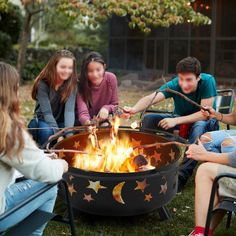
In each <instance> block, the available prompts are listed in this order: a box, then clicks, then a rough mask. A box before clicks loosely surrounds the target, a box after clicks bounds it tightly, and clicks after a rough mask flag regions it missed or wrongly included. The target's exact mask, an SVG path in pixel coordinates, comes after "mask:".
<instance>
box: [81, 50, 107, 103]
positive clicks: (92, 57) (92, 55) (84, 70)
mask: <svg viewBox="0 0 236 236" xmlns="http://www.w3.org/2000/svg"><path fill="white" fill-rule="evenodd" d="M92 61H94V62H98V63H101V64H102V65H103V66H104V68H105V61H104V60H103V58H102V55H101V54H100V53H98V52H89V53H87V54H86V56H85V57H84V59H83V61H82V65H81V70H80V75H79V93H80V94H81V96H82V98H83V99H84V101H85V103H86V104H87V106H88V107H91V106H92V95H91V89H90V82H89V80H88V65H89V63H90V62H92Z"/></svg>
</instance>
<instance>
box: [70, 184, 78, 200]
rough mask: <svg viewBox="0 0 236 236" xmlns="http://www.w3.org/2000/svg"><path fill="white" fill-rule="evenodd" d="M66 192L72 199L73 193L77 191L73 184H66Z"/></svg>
mask: <svg viewBox="0 0 236 236" xmlns="http://www.w3.org/2000/svg"><path fill="white" fill-rule="evenodd" d="M68 191H69V193H70V195H71V197H72V195H73V193H76V192H77V191H76V190H75V188H74V184H68Z"/></svg>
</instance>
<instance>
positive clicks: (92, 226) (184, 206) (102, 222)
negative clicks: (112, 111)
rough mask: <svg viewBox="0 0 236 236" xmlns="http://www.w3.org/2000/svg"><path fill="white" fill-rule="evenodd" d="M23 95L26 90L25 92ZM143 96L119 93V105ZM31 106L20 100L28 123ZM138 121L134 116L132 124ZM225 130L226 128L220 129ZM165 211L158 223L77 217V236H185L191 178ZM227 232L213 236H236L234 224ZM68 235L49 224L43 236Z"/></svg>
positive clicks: (189, 224)
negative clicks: (165, 218) (165, 216)
mask: <svg viewBox="0 0 236 236" xmlns="http://www.w3.org/2000/svg"><path fill="white" fill-rule="evenodd" d="M24 89H25V90H26V91H28V90H29V88H28V87H26V88H24ZM145 94H146V93H143V92H141V91H120V94H119V96H120V104H121V106H123V105H133V104H134V103H135V102H136V101H137V100H138V99H139V98H140V97H142V96H144V95H145ZM171 106H172V105H171V103H169V102H167V103H161V105H159V106H158V108H159V109H166V108H168V109H171ZM33 109H34V102H32V100H31V99H30V97H24V98H22V114H23V116H24V117H25V118H26V121H27V122H28V121H29V120H30V118H31V117H32V114H33ZM135 119H139V115H136V116H135V117H134V118H133V120H135ZM221 128H225V126H223V125H222V126H221ZM167 207H168V209H169V211H170V213H171V215H172V218H171V219H170V220H168V221H163V222H161V221H160V220H159V215H158V213H157V212H156V211H155V212H152V213H150V214H146V215H142V216H136V217H101V216H92V215H87V214H84V213H80V214H79V215H78V216H76V228H77V233H78V235H80V236H90V235H91V236H130V235H132V236H133V235H134V236H143V235H144V236H145V235H148V236H154V235H158V236H165V235H171V236H172V235H173V236H175V235H176V236H177V235H178V236H180V235H182V236H183V235H188V234H189V233H190V232H191V231H192V229H193V227H194V177H192V178H191V179H190V181H189V182H188V184H187V186H186V188H185V189H184V191H183V192H182V193H181V194H177V195H176V196H175V198H174V199H173V200H172V201H171V202H170V203H169V204H168V206H167ZM62 209H63V205H62V203H61V201H60V200H58V201H57V204H56V207H55V210H56V211H57V212H61V211H62ZM234 220H235V219H234V218H233V222H232V226H231V228H230V229H229V230H227V231H226V230H225V229H224V227H225V220H224V222H222V223H221V225H220V226H219V228H218V229H217V231H216V232H215V234H214V235H216V236H221V235H224V236H234V235H235V236H236V224H234ZM60 235H64V236H66V235H70V230H69V228H68V227H67V226H65V225H63V224H59V223H56V222H50V223H49V224H48V226H47V228H46V230H45V232H44V236H60Z"/></svg>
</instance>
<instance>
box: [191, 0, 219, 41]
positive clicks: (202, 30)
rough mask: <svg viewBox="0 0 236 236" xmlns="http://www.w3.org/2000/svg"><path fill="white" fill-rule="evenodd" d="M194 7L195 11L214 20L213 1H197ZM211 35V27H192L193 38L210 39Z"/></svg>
mask: <svg viewBox="0 0 236 236" xmlns="http://www.w3.org/2000/svg"><path fill="white" fill-rule="evenodd" d="M214 1H215V0H214ZM192 5H193V9H194V10H195V11H197V12H200V13H202V14H203V15H205V16H208V17H209V18H210V19H211V18H212V0H196V1H195V2H193V4H192ZM210 35H211V25H191V36H192V37H210Z"/></svg>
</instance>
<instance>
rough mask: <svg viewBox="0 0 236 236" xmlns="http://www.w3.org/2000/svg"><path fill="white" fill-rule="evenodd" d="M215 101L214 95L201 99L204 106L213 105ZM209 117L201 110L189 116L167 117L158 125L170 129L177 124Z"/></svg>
mask: <svg viewBox="0 0 236 236" xmlns="http://www.w3.org/2000/svg"><path fill="white" fill-rule="evenodd" d="M213 102H214V97H211V98H207V99H202V100H201V105H202V106H209V105H210V106H212V104H213ZM206 119H207V117H206V116H204V114H203V113H202V112H201V111H198V112H195V113H193V114H191V115H187V116H179V117H175V118H165V119H162V120H161V121H160V122H159V124H158V126H160V127H162V128H163V129H170V128H173V127H175V126H176V125H180V124H188V123H194V122H197V121H200V120H206Z"/></svg>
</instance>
